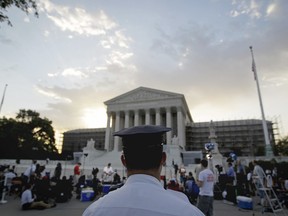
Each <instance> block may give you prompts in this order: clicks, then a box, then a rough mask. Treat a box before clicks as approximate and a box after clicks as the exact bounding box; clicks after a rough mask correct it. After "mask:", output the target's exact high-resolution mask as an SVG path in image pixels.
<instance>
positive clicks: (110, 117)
mask: <svg viewBox="0 0 288 216" xmlns="http://www.w3.org/2000/svg"><path fill="white" fill-rule="evenodd" d="M104 104H105V105H106V106H107V127H106V134H105V150H107V151H108V152H109V151H116V152H118V151H120V150H121V149H120V139H119V137H113V135H112V134H113V132H115V131H118V130H121V129H123V128H128V127H132V126H137V125H163V126H167V127H172V131H171V132H168V133H167V144H168V145H170V144H173V143H174V144H178V145H179V146H180V147H181V148H183V149H184V147H185V143H186V140H185V128H186V127H185V126H186V124H187V123H190V122H192V117H191V114H190V112H189V109H188V106H187V103H186V100H185V97H184V95H183V94H177V93H172V92H167V91H161V90H156V89H151V88H146V87H139V88H137V89H134V90H132V91H129V92H127V93H124V94H122V95H120V96H117V97H115V98H113V99H111V100H108V101H106V102H104Z"/></svg>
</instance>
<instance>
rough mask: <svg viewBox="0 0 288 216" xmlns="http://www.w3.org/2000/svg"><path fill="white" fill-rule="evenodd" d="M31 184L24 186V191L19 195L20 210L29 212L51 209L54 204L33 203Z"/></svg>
mask: <svg viewBox="0 0 288 216" xmlns="http://www.w3.org/2000/svg"><path fill="white" fill-rule="evenodd" d="M31 187H32V185H31V184H29V183H28V184H26V186H25V191H24V192H23V193H22V195H21V208H22V210H29V209H46V208H53V207H55V206H56V204H55V203H54V204H49V203H45V202H43V201H37V202H36V201H35V198H33V195H32V192H31Z"/></svg>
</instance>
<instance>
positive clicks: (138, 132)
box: [113, 125, 171, 151]
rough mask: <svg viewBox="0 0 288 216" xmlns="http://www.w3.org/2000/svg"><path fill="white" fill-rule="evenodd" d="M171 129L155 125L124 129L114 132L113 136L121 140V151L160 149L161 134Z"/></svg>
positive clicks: (161, 142)
mask: <svg viewBox="0 0 288 216" xmlns="http://www.w3.org/2000/svg"><path fill="white" fill-rule="evenodd" d="M170 130H171V128H167V127H164V126H156V125H141V126H135V127H131V128H126V129H123V130H120V131H118V132H115V133H114V134H113V135H114V136H119V137H121V138H122V144H123V150H124V151H126V150H127V149H131V150H133V149H134V150H140V149H142V150H143V149H150V148H154V147H161V146H162V144H163V142H164V141H163V134H164V133H166V132H168V131H170Z"/></svg>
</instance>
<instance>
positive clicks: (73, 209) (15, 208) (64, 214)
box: [0, 196, 288, 216]
mask: <svg viewBox="0 0 288 216" xmlns="http://www.w3.org/2000/svg"><path fill="white" fill-rule="evenodd" d="M6 198H7V203H5V204H0V215H3V216H6V215H7V216H18V215H29V216H34V215H35V216H38V215H39V214H41V216H76V215H77V216H79V215H82V213H83V211H84V210H85V209H86V208H87V207H88V206H89V205H90V204H91V203H92V201H90V202H81V201H80V200H78V199H76V198H75V196H74V197H72V199H71V200H70V201H69V202H67V203H58V204H57V206H56V207H55V208H51V209H46V210H29V211H22V210H21V208H20V198H16V199H15V198H14V197H13V196H8V197H6ZM254 203H255V202H254ZM283 213H285V214H286V215H287V213H288V210H287V209H286V208H285V209H284V212H280V213H278V215H284V214H283ZM223 215H233V216H248V215H249V216H260V215H262V216H265V215H267V216H269V215H273V213H270V212H264V213H263V214H262V211H261V206H257V205H254V208H253V210H246V209H239V208H238V207H237V206H236V205H233V204H231V203H225V201H223V200H214V216H223Z"/></svg>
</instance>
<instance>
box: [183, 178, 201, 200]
mask: <svg viewBox="0 0 288 216" xmlns="http://www.w3.org/2000/svg"><path fill="white" fill-rule="evenodd" d="M186 191H187V193H188V194H189V195H192V196H198V194H199V187H198V185H197V184H196V182H195V181H193V180H187V181H186Z"/></svg>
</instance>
